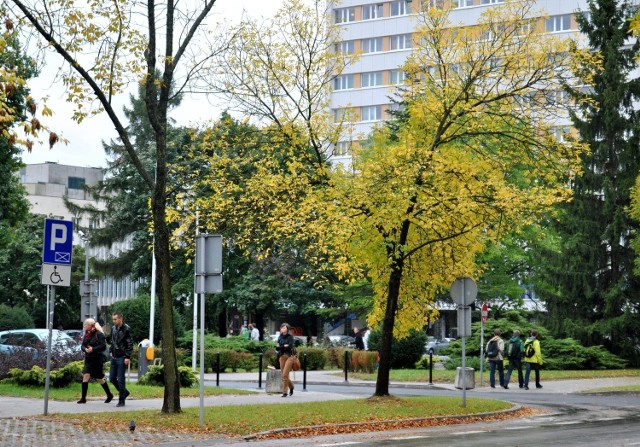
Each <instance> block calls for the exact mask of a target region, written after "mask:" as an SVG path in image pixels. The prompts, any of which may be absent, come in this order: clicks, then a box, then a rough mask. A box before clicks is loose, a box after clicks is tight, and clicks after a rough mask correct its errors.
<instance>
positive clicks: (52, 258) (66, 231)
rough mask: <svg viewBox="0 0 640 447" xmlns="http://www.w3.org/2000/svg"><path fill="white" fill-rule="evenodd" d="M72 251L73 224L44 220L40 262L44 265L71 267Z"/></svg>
mask: <svg viewBox="0 0 640 447" xmlns="http://www.w3.org/2000/svg"><path fill="white" fill-rule="evenodd" d="M72 251H73V222H71V221H68V220H58V219H45V221H44V246H43V247H42V262H43V263H45V264H58V265H71V253H72Z"/></svg>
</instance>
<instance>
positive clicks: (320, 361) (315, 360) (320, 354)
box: [298, 348, 328, 371]
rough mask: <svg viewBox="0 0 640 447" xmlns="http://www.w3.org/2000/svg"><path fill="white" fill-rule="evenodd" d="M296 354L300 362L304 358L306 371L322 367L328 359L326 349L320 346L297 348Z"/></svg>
mask: <svg viewBox="0 0 640 447" xmlns="http://www.w3.org/2000/svg"><path fill="white" fill-rule="evenodd" d="M298 356H299V357H300V362H301V363H302V362H303V358H306V360H305V361H306V367H307V371H312V370H322V369H324V367H325V366H326V364H327V360H328V355H327V351H326V350H325V349H322V348H298ZM305 356H306V357H305Z"/></svg>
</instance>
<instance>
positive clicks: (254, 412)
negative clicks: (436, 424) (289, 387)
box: [53, 397, 512, 435]
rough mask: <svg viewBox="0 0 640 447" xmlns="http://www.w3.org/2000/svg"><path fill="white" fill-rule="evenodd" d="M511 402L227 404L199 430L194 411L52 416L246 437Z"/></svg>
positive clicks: (88, 423)
mask: <svg viewBox="0 0 640 447" xmlns="http://www.w3.org/2000/svg"><path fill="white" fill-rule="evenodd" d="M511 407H512V404H510V403H507V402H501V401H496V400H488V399H477V398H470V399H467V405H466V407H464V408H463V407H462V406H461V401H460V398H450V397H411V398H401V399H400V398H393V397H392V398H369V399H354V400H343V401H332V402H308V403H286V404H285V403H279V404H278V405H271V404H261V405H251V406H250V407H248V406H247V405H230V406H225V407H207V408H205V410H204V411H205V413H204V424H205V425H204V426H202V427H201V426H200V425H199V408H186V409H183V412H182V413H180V414H172V415H161V414H159V413H158V411H157V410H145V411H131V412H121V411H119V412H112V413H107V412H103V413H100V414H80V415H79V414H65V415H60V414H59V415H56V416H54V417H53V418H54V419H56V420H61V419H62V420H67V421H78V422H80V423H81V425H82V426H84V427H91V428H92V429H95V428H97V427H99V428H102V429H109V427H114V428H115V427H119V429H121V428H122V427H123V426H128V424H129V421H130V420H132V419H134V420H135V421H136V424H137V425H138V427H140V428H141V429H144V430H147V431H163V432H190V433H216V434H225V435H246V434H250V433H258V432H262V431H266V430H272V429H276V428H281V427H303V426H310V425H326V424H342V423H362V424H367V423H372V422H377V421H387V420H398V419H406V418H426V417H434V416H451V415H473V414H478V413H486V412H493V411H499V410H506V409H508V408H511Z"/></svg>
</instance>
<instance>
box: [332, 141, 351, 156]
mask: <svg viewBox="0 0 640 447" xmlns="http://www.w3.org/2000/svg"><path fill="white" fill-rule="evenodd" d="M350 152H351V141H339V142H338V143H337V144H336V145H335V146H333V155H334V156H342V155H349V153H350Z"/></svg>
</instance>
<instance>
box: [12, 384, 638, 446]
mask: <svg viewBox="0 0 640 447" xmlns="http://www.w3.org/2000/svg"><path fill="white" fill-rule="evenodd" d="M205 376H206V377H205V381H206V382H208V383H212V382H213V383H215V380H216V376H215V374H206V375H205ZM543 378H544V377H543ZM130 379H133V380H135V377H130ZM484 379H485V380H484V386H482V387H479V386H477V387H476V388H474V389H471V390H468V392H469V393H470V395H473V393H480V392H481V393H485V392H491V393H496V397H499V398H501V399H505V398H508V395H509V393H543V392H544V393H559V394H568V393H574V392H579V391H585V390H590V389H595V388H603V387H610V386H617V385H630V384H640V377H631V378H618V379H589V380H566V381H556V382H545V381H543V382H542V383H543V385H544V388H543V389H541V390H535V389H532V390H529V391H525V390H522V389H518V387H517V382H516V387H515V389H514V388H513V384H512V386H511V388H510V389H509V390H505V389H503V388H496V389H491V388H490V387H489V386H488V382H489V381H488V376H487V375H485V376H484ZM230 382H251V383H255V386H256V388H255V391H256V392H255V394H249V395H237V396H215V397H207V398H205V400H204V405H205V406H221V405H252V404H280V403H283V402H291V401H293V402H320V401H322V402H324V401H331V400H339V399H351V398H357V397H358V398H362V394H359V395H356V394H352V393H350V392H349V388H351V387H354V386H359V387H360V386H367V387H371V388H372V392H373V383H372V382H371V381H364V380H357V379H349V382H348V383H345V381H344V375H342V374H341V373H340V372H339V371H309V372H308V373H307V391H306V392H302V373H301V372H297V373H295V378H294V382H295V383H296V391H295V393H294V396H293V398H291V399H286V400H285V399H282V398H281V397H280V396H279V395H277V394H276V395H273V394H267V393H266V392H265V391H264V388H265V385H266V372H265V373H264V376H263V382H262V389H260V390H259V389H258V388H257V386H258V373H257V372H256V373H227V374H221V375H220V383H221V385H224V384H225V383H230ZM321 384H331V385H341V384H342V385H344V392H340V393H337V392H319V391H314V390H313V385H321ZM476 385H477V384H476ZM391 386H392V387H407V388H408V387H416V388H424V389H436V390H437V389H441V390H455V389H456V388H454V386H453V385H452V384H441V383H437V384H433V385H430V384H428V383H424V382H420V383H406V382H402V383H398V382H392V383H391ZM458 391H461V390H458ZM115 403H116V401H114V402H112V403H111V404H105V403H104V402H103V401H102V399H91V400H89V401H88V402H87V404H85V405H78V404H76V403H75V402H57V401H52V400H50V401H49V403H48V414H50V415H51V414H56V413H68V414H74V413H81V412H82V413H98V412H107V411H135V410H147V409H148V410H158V411H159V410H160V408H161V407H162V399H145V400H139V399H135V396H132V397H131V398H129V399H128V400H127V404H126V407H125V408H116V407H115ZM181 405H182V407H183V408H189V407H198V406H199V405H200V399H199V398H182V399H181ZM43 414H44V399H25V398H15V397H2V396H0V446H1V447H27V446H28V447H86V446H87V445H91V447H101V446H105V447H107V446H109V447H112V446H114V445H117V446H119V447H120V446H147V445H154V444H170V443H176V445H178V444H179V445H187V444H189V445H199V444H198V443H197V441H198V440H197V439H194V436H193V435H191V434H189V435H180V434H167V433H150V432H145V430H143V429H140V430H136V431H135V432H134V433H130V432H129V430H128V427H123V428H122V431H119V432H116V433H114V432H101V431H96V430H91V427H86V429H85V430H79V429H78V427H77V426H75V425H72V424H65V423H53V422H50V421H47V420H44V418H42V416H43ZM207 439H209V440H212V441H213V440H215V439H226V438H224V437H219V438H216V435H213V434H211V435H207ZM188 441H194V442H193V443H191V442H188ZM205 444H206V443H205Z"/></svg>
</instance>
